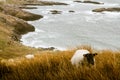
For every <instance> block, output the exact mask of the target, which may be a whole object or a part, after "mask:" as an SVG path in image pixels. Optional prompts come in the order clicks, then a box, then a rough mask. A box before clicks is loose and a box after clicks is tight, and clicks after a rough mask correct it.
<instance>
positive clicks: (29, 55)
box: [25, 54, 34, 59]
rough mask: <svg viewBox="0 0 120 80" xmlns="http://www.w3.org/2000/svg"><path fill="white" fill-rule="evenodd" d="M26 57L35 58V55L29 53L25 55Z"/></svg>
mask: <svg viewBox="0 0 120 80" xmlns="http://www.w3.org/2000/svg"><path fill="white" fill-rule="evenodd" d="M25 57H26V58H27V59H33V58H34V55H33V54H28V55H25Z"/></svg>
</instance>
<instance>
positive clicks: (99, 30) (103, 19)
mask: <svg viewBox="0 0 120 80" xmlns="http://www.w3.org/2000/svg"><path fill="white" fill-rule="evenodd" d="M49 1H60V2H65V3H68V4H70V5H68V6H59V5H56V6H37V7H38V9H33V10H27V9H26V10H27V11H30V12H32V13H36V14H41V15H43V16H44V18H42V19H40V20H36V21H30V22H29V23H30V24H32V25H34V26H35V28H36V30H35V32H30V33H28V34H25V35H23V36H22V39H21V40H22V41H23V42H22V43H23V44H24V45H27V46H32V47H51V46H52V47H56V48H58V49H67V48H72V47H76V46H80V45H91V46H92V47H94V48H97V49H120V13H118V12H102V13H95V12H92V11H91V10H93V9H96V8H101V7H120V1H118V0H114V1H113V0H107V1H106V0H100V1H101V2H104V3H105V4H104V5H95V4H84V3H76V2H73V1H72V0H49ZM96 1H99V0H96ZM50 10H59V11H62V13H61V14H56V15H55V14H54V15H53V14H51V13H50ZM69 10H73V11H75V12H74V13H70V12H69Z"/></svg>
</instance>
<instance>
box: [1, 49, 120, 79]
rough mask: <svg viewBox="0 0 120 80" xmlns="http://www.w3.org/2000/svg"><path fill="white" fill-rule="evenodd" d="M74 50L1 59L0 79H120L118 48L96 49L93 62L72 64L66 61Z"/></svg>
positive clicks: (68, 60) (119, 54)
mask: <svg viewBox="0 0 120 80" xmlns="http://www.w3.org/2000/svg"><path fill="white" fill-rule="evenodd" d="M74 51H75V50H68V51H56V52H50V51H48V52H43V53H41V54H36V55H35V58H34V59H30V60H28V59H25V58H19V60H18V59H14V61H10V60H6V61H2V63H1V64H0V68H1V69H0V70H1V72H2V75H3V76H2V80H120V53H119V52H113V51H109V50H103V51H97V52H98V53H99V54H98V55H97V56H96V65H95V66H91V67H88V66H86V65H84V66H80V67H79V68H76V67H75V66H73V65H71V63H70V58H71V57H72V55H73V53H74Z"/></svg>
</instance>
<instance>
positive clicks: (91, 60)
mask: <svg viewBox="0 0 120 80" xmlns="http://www.w3.org/2000/svg"><path fill="white" fill-rule="evenodd" d="M96 55H97V53H94V54H92V53H88V54H84V55H83V56H84V57H85V58H86V59H87V62H88V64H92V65H94V62H95V59H94V57H95V56H96Z"/></svg>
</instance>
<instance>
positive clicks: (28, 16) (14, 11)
mask: <svg viewBox="0 0 120 80" xmlns="http://www.w3.org/2000/svg"><path fill="white" fill-rule="evenodd" d="M0 11H1V12H3V13H5V14H9V15H12V16H15V17H18V18H20V19H23V20H26V21H30V20H31V21H32V20H37V19H40V18H43V16H41V15H38V14H33V13H30V12H27V11H23V10H21V9H20V8H18V7H16V6H14V5H2V6H0Z"/></svg>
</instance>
